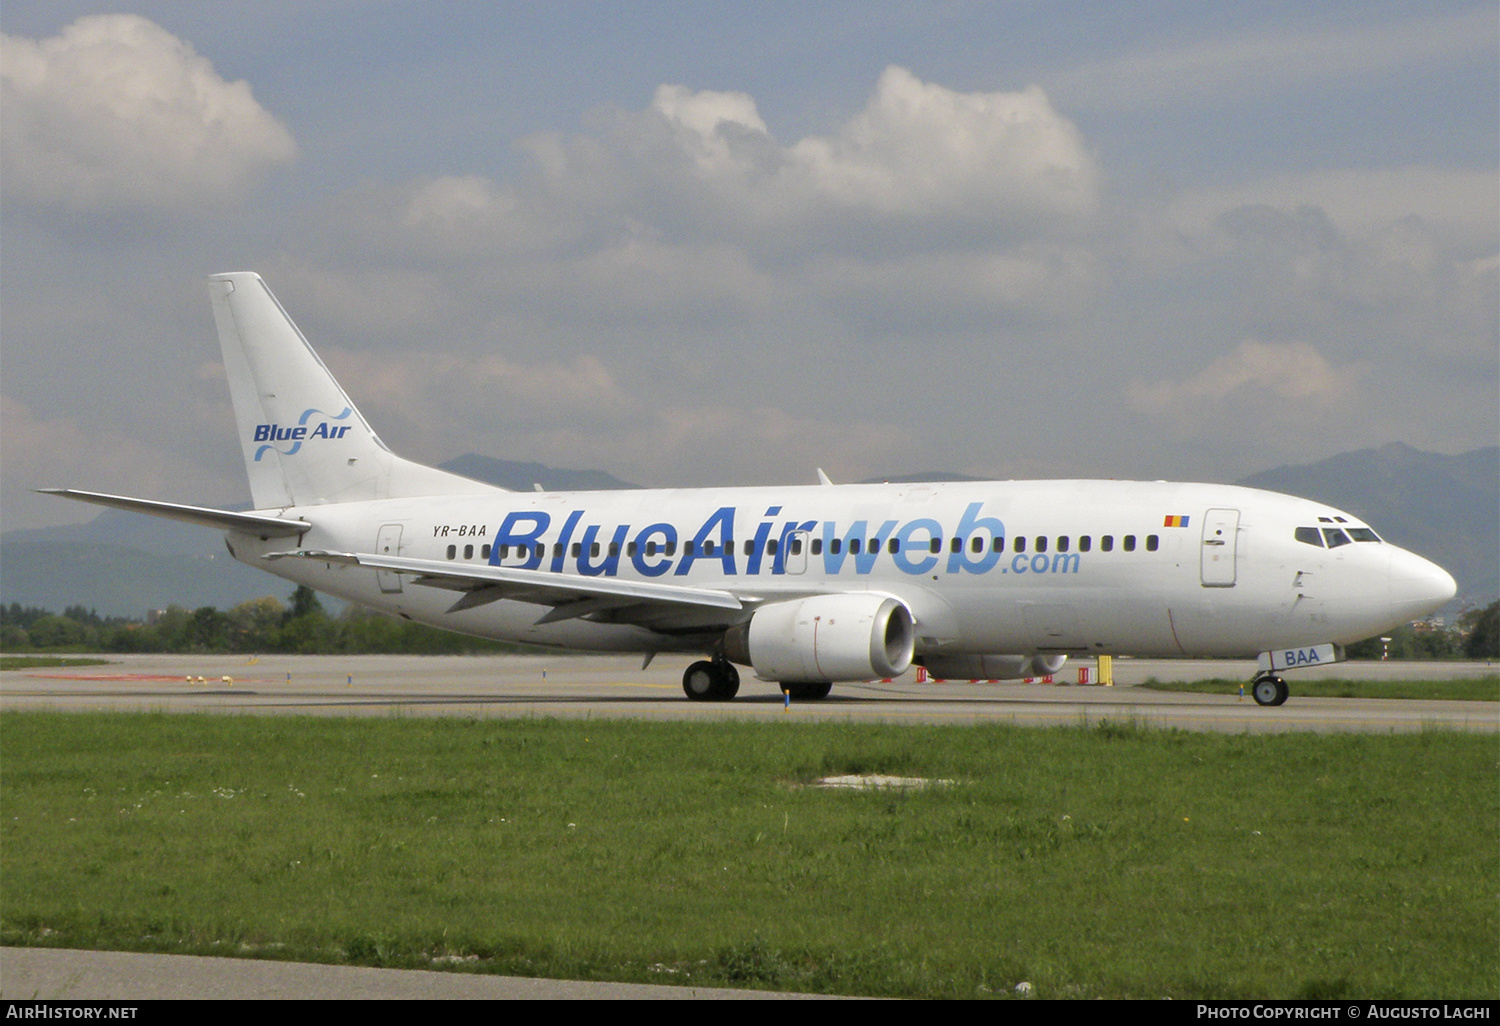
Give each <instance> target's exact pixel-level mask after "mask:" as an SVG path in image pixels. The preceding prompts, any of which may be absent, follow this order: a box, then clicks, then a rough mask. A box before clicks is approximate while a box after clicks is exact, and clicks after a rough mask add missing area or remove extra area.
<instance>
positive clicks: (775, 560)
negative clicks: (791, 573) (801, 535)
mask: <svg viewBox="0 0 1500 1026" xmlns="http://www.w3.org/2000/svg"><path fill="white" fill-rule="evenodd" d="M817 526H818V522H817V521H816V520H805V521H803V522H802V523H800V524H799V523H797V521H795V520H788V521H787V522H786V523H785V524H783V525H782V527H781V540H780V541H779V542H778V543H777V545H776V555H774V556H772V557H771V573H773V574H784V573H786V557H787V549H788V548H789V547H790V546H788V545H787V539H788V538H790V537H791V536H792V535H794V534H796V533H797V532H798V531H811V530H812V529H813V528H815V527H817Z"/></svg>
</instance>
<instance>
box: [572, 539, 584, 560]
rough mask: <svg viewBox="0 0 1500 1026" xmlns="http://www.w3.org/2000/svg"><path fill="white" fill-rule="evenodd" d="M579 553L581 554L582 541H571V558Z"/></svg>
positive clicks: (575, 557) (576, 556)
mask: <svg viewBox="0 0 1500 1026" xmlns="http://www.w3.org/2000/svg"><path fill="white" fill-rule="evenodd" d="M581 555H583V542H574V543H573V558H574V559H577V558H578V557H579V556H581Z"/></svg>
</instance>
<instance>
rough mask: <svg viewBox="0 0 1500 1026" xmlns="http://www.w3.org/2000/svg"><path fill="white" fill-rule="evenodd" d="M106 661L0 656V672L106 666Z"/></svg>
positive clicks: (52, 656) (49, 656) (45, 656)
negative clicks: (48, 667) (50, 667)
mask: <svg viewBox="0 0 1500 1026" xmlns="http://www.w3.org/2000/svg"><path fill="white" fill-rule="evenodd" d="M109 663H110V660H108V659H88V658H78V657H74V656H55V655H26V656H18V655H0V670H35V669H40V668H42V667H47V666H108V665H109Z"/></svg>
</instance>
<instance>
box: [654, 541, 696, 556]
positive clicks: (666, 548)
mask: <svg viewBox="0 0 1500 1026" xmlns="http://www.w3.org/2000/svg"><path fill="white" fill-rule="evenodd" d="M688 544H689V545H692V544H693V543H692V542H688ZM662 552H663V553H664V554H666V555H668V556H675V555H677V543H676V542H675V541H669V542H663V543H662Z"/></svg>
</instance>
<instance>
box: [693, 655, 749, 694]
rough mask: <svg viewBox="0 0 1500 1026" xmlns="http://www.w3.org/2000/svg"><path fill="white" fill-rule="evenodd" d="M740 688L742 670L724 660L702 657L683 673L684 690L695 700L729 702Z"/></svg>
mask: <svg viewBox="0 0 1500 1026" xmlns="http://www.w3.org/2000/svg"><path fill="white" fill-rule="evenodd" d="M739 690H740V671H738V670H736V669H735V668H734V665H733V664H732V663H727V662H724V661H722V660H714V661H712V662H710V661H709V660H707V659H700V660H698V662H696V663H694V664H693V665H691V666H689V667H688V668H687V670H685V671H684V672H683V674H682V691H683V693H684V694H685V695H687V696H688V697H689V698H691V699H692V700H693V701H695V702H727V701H729V700H730V699H731V698H733V697H734V696H735V695H736V694H738V693H739Z"/></svg>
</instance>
